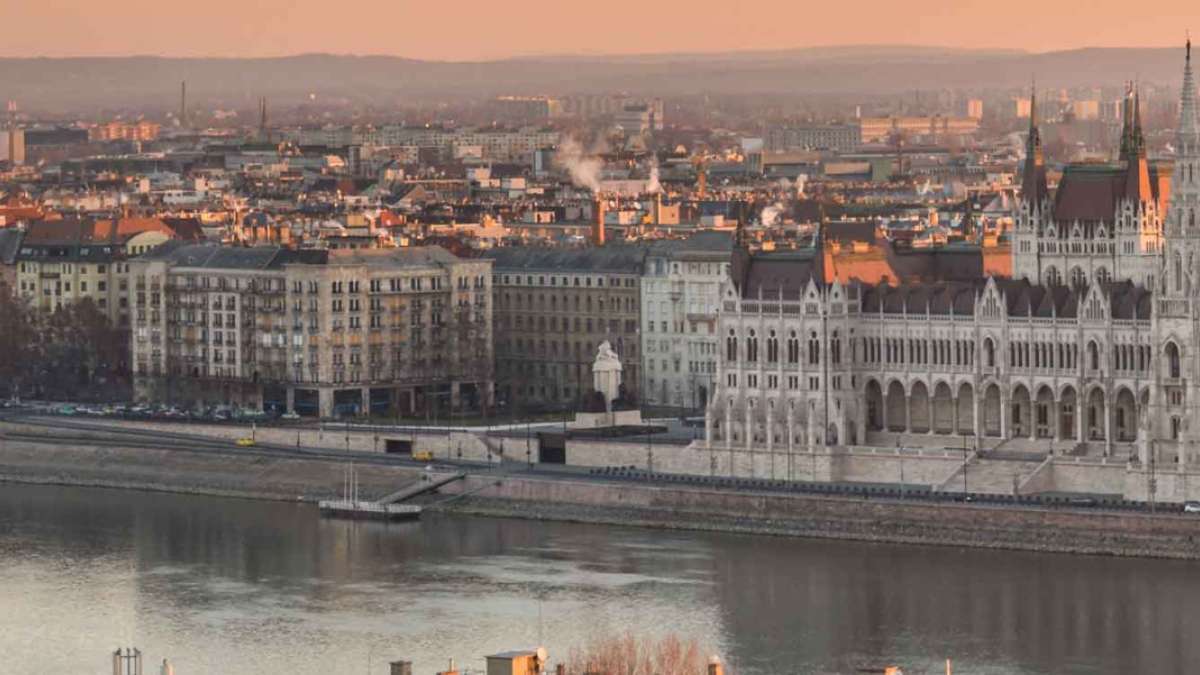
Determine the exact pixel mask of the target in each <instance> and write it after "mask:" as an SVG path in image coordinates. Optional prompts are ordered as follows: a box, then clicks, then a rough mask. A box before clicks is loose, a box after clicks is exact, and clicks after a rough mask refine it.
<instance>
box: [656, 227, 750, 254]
mask: <svg viewBox="0 0 1200 675" xmlns="http://www.w3.org/2000/svg"><path fill="white" fill-rule="evenodd" d="M732 251H733V233H732V232H721V231H718V230H701V231H699V232H694V233H692V234H691V236H689V237H687V238H686V239H660V240H657V241H655V242H652V243H651V244H650V245H649V249H648V251H647V254H648V255H667V256H675V255H680V254H688V253H723V254H725V255H729V254H730V253H731V252H732Z"/></svg>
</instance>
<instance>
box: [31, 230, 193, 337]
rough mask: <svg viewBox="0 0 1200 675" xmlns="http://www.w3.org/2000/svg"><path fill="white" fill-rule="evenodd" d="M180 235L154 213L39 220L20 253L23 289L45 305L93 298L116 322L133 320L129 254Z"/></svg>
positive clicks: (50, 308) (39, 304)
mask: <svg viewBox="0 0 1200 675" xmlns="http://www.w3.org/2000/svg"><path fill="white" fill-rule="evenodd" d="M177 237H178V233H177V232H176V231H175V230H174V229H173V228H172V227H171V226H170V225H168V224H167V223H165V222H163V221H161V220H157V219H151V218H144V219H139V218H122V219H118V220H117V221H116V224H115V225H114V221H112V220H80V219H63V220H49V221H38V222H35V223H33V224H31V225H30V226H29V229H28V230H27V231H26V232H25V235H24V237H23V238H22V240H21V246H20V249H19V250H18V252H17V255H16V261H15V264H16V272H17V273H16V288H17V292H18V294H20V295H21V296H22V297H24V298H26V299H27V300H28V301H29V302H30V303H31V304H32V305H33V306H34V307H35V308H38V309H40V310H43V311H55V310H58V309H60V308H62V307H63V306H64V305H69V304H71V303H75V302H80V301H82V300H84V299H90V300H92V301H93V302H95V303H96V306H97V307H98V308H99V309H100V310H101V311H103V312H105V313H106V314H107V315H108V318H109V320H110V321H112V323H113V325H115V326H122V327H124V326H128V324H129V318H130V314H129V307H130V298H131V296H130V290H129V282H128V278H127V274H128V271H129V263H128V260H129V258H131V257H133V256H137V255H140V254H142V253H145V252H147V251H149V250H151V249H153V248H154V247H156V246H158V245H160V244H162V243H164V242H166V241H169V240H171V239H174V238H177Z"/></svg>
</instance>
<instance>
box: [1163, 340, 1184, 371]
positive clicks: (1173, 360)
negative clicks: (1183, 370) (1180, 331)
mask: <svg viewBox="0 0 1200 675" xmlns="http://www.w3.org/2000/svg"><path fill="white" fill-rule="evenodd" d="M1163 355H1164V356H1166V357H1167V358H1166V363H1165V365H1166V369H1167V372H1165V373H1163V375H1164V376H1166V377H1168V378H1170V379H1172V380H1177V379H1179V377H1180V368H1179V347H1178V346H1177V345H1176V344H1175V343H1174V342H1168V343H1167V346H1166V348H1165V349H1164V350H1163Z"/></svg>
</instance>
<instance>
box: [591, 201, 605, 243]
mask: <svg viewBox="0 0 1200 675" xmlns="http://www.w3.org/2000/svg"><path fill="white" fill-rule="evenodd" d="M592 217H593V220H592V243H593V244H594V245H596V246H603V245H604V200H603V199H601V198H600V195H598V194H596V195H595V196H594V198H593V201H592Z"/></svg>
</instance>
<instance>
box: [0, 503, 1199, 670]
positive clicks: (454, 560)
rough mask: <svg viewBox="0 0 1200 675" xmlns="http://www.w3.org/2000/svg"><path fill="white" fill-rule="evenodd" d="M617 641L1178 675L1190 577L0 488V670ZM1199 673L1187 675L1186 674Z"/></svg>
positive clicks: (475, 659)
mask: <svg viewBox="0 0 1200 675" xmlns="http://www.w3.org/2000/svg"><path fill="white" fill-rule="evenodd" d="M627 632H632V633H634V634H647V635H655V636H662V635H665V634H668V633H674V634H677V635H679V636H681V637H684V638H687V639H694V640H696V641H697V642H699V643H700V644H702V645H704V648H705V650H706V651H711V652H714V653H719V654H720V655H722V657H723V658H724V660H725V661H726V663H728V664H729V665H730V666H731V669H732V670H733V671H735V672H736V673H739V674H741V675H763V674H767V673H854V672H856V671H857V670H858V669H860V668H870V667H879V666H882V665H885V664H889V663H899V664H901V665H904V666H906V668H905V670H906V672H907V673H910V674H911V673H921V672H928V673H943V672H945V659H947V658H950V659H952V660H953V664H954V671H955V673H1056V674H1057V673H1182V672H1185V671H1193V669H1194V668H1195V667H1196V666H1197V665H1200V564H1196V563H1190V562H1174V561H1158V560H1130V559H1116V558H1097V557H1076V556H1065V555H1048V554H1047V555H1043V554H1031V553H1015V552H995V551H980V550H965V549H953V548H939V547H908V546H886V545H871V544H860V543H849V542H827V541H811V540H801V539H783V538H770V537H751V536H739V535H722V534H706V533H679V532H661V531H654V530H647V529H636V528H623V527H606V526H591V525H579V524H565V523H562V524H560V523H540V522H533V521H520V520H502V519H488V518H467V517H453V516H437V515H427V517H426V518H425V519H424V520H422V521H421V522H420V523H407V524H390V525H389V524H381V523H354V522H345V521H330V520H322V519H320V518H318V517H317V513H316V510H315V508H314V507H312V506H309V505H302V504H282V503H272V502H256V501H243V500H235V499H218V498H208V497H193V496H180V495H164V494H150V493H138V492H123V491H112V490H100V489H80V488H57V487H34V486H16V485H4V484H0V673H2V674H4V675H9V674H13V675H25V674H30V675H33V674H35V673H38V674H40V673H51V672H53V673H64V674H70V675H76V674H92V673H96V674H102V673H103V674H105V675H107V674H108V673H110V672H111V666H110V661H109V660H108V659H109V657H108V654H110V653H111V652H112V651H113V649H115V648H116V647H118V646H136V647H139V648H140V649H141V650H142V651H143V653H144V654H145V658H146V661H145V663H146V671H145V672H146V673H147V674H148V675H149V674H150V673H157V669H156V668H152V667H151V666H153V665H154V664H157V663H160V662H161V660H162V658H163V657H169V658H170V659H171V661H172V663H173V664H174V666H175V672H176V673H177V675H198V674H201V673H203V674H232V675H240V674H243V673H244V674H246V675H251V674H255V675H258V674H262V673H289V674H295V675H306V674H312V675H318V674H319V675H332V674H338V675H340V674H342V673H368V674H372V675H381V674H384V673H387V672H388V671H387V665H386V662H387V661H388V660H393V659H399V658H406V659H409V660H412V661H413V665H414V673H416V674H417V675H432V673H433V672H435V670H442V669H444V668H445V666H446V665H447V660H448V659H449V658H452V657H453V658H454V659H455V660H456V661H457V665H458V666H459V668H460V669H461V670H463V671H467V672H476V673H478V672H481V671H482V670H483V667H484V661H483V658H482V657H483V656H484V655H485V654H488V653H492V652H494V651H500V650H504V649H509V648H516V647H529V646H534V645H536V644H539V643H541V644H544V645H545V646H546V647H547V648H548V650H549V652H550V660H551V662H554V661H556V660H558V659H565V657H566V656H567V655H568V654H569V652H570V650H571V649H572V648H577V647H578V646H580V645H582V644H584V643H586V642H587V641H588V640H589V639H593V638H596V637H605V636H616V635H622V634H625V633H627ZM1193 672H1194V671H1193Z"/></svg>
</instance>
